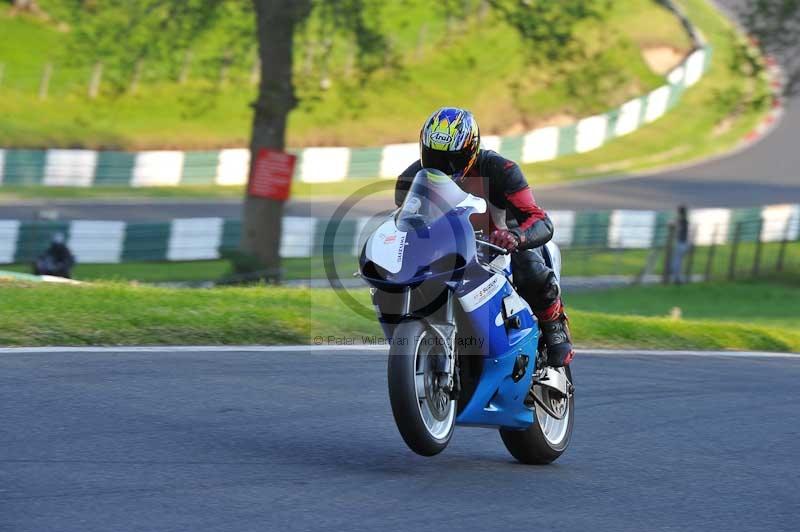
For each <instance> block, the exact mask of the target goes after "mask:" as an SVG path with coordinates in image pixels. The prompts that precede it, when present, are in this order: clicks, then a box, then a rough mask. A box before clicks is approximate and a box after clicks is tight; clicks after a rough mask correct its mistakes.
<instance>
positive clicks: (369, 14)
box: [46, 0, 608, 272]
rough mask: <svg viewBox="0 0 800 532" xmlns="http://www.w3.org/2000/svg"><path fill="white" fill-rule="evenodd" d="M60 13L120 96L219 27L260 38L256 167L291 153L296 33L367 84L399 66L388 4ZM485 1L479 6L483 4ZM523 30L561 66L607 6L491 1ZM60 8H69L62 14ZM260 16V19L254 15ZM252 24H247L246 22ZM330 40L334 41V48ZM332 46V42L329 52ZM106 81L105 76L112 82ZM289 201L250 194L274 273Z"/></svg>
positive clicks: (544, 56) (240, 43) (253, 219)
mask: <svg viewBox="0 0 800 532" xmlns="http://www.w3.org/2000/svg"><path fill="white" fill-rule="evenodd" d="M46 1H47V2H48V10H50V8H51V6H50V5H49V4H53V6H52V10H53V15H54V16H56V17H58V16H59V14H57V13H56V11H58V13H62V12H65V13H66V14H65V16H66V17H67V18H68V20H69V22H70V26H71V27H72V28H73V31H72V34H73V39H72V41H73V49H72V50H71V51H70V55H71V56H73V57H83V58H95V59H94V60H102V61H103V62H104V63H106V64H107V65H111V66H112V67H113V68H107V69H106V71H105V72H108V75H109V78H108V81H109V82H110V84H111V86H112V88H114V89H116V91H117V92H121V91H122V90H123V88H124V87H125V83H126V82H127V80H129V79H130V76H131V75H132V72H133V71H134V69H135V68H136V65H137V64H139V63H140V61H142V60H147V59H155V58H158V59H160V60H161V62H163V63H166V64H171V65H172V66H171V69H172V71H173V75H174V76H175V77H176V78H177V73H176V72H177V71H178V63H179V57H180V56H179V54H176V51H180V50H186V49H188V48H189V47H190V46H191V45H192V43H193V42H195V41H197V40H199V39H202V38H204V36H206V35H208V32H209V31H210V29H211V28H213V27H214V25H216V24H224V25H227V28H226V31H225V32H224V38H225V39H227V41H226V42H225V47H227V48H231V47H233V48H237V49H242V48H243V47H245V48H246V47H247V46H248V45H252V42H253V40H254V39H257V43H258V53H259V57H260V59H261V80H260V84H259V92H258V97H257V99H256V101H255V102H254V103H253V105H252V107H253V122H252V135H251V142H250V150H251V175H252V167H253V165H254V164H255V163H256V160H257V154H258V152H259V150H261V149H262V148H268V149H273V150H283V149H284V148H285V137H286V124H287V118H288V116H289V113H290V112H291V111H292V109H294V108H295V106H296V105H297V104H298V97H297V92H296V88H295V81H296V80H295V76H294V72H293V59H294V57H295V53H294V44H295V36H296V33H297V32H298V30H300V29H303V28H306V27H307V25H308V23H309V20H311V19H314V20H316V21H317V22H318V23H319V24H317V27H318V30H319V31H320V32H321V33H323V34H325V35H326V37H327V36H329V35H334V34H336V35H339V36H340V37H342V36H344V37H345V38H346V39H340V40H349V41H350V42H352V43H354V45H355V50H356V66H357V73H358V76H360V78H361V80H364V79H366V77H368V76H369V75H370V74H371V73H372V72H374V71H376V70H378V69H379V68H381V67H383V66H385V65H387V64H389V65H391V64H393V63H392V55H391V50H390V47H389V44H388V39H387V36H386V35H385V34H384V33H383V32H382V30H381V25H380V20H381V13H380V7H381V6H382V4H383V0H337V1H330V0H136V1H132V0H46ZM482 2H483V0H481V2H478V3H479V4H482ZM488 2H489V5H491V6H492V7H493V8H494V9H495V10H496V11H497V12H499V13H500V14H501V15H502V16H503V17H504V18H505V19H506V20H507V22H509V23H510V24H511V25H512V26H513V27H514V28H515V29H517V31H519V32H520V34H521V35H522V36H523V37H524V38H526V39H529V40H530V41H532V43H533V45H534V46H531V49H532V50H533V51H532V52H531V58H530V59H531V60H532V61H534V62H537V61H538V62H545V61H549V62H557V61H562V60H564V59H566V58H569V57H571V55H572V54H575V53H577V52H578V51H579V50H580V47H579V46H577V45H576V43H577V39H576V37H575V34H576V31H577V30H576V28H577V24H578V22H580V21H581V20H583V19H585V18H588V17H599V16H600V13H601V11H602V10H601V7H600V6H603V5H605V4H607V2H608V0H565V1H564V2H553V1H552V0H488ZM437 6H438V7H437V8H438V9H444V10H445V12H446V13H447V14H448V15H450V14H452V13H457V14H459V16H460V17H461V18H463V17H465V16H467V14H468V13H470V11H475V10H478V9H479V6H478V5H476V0H442V2H441V3H437ZM59 8H60V9H61V11H59ZM253 15H254V16H253ZM315 17H316V18H315ZM246 25H247V26H246ZM331 43H332V41H328V44H331ZM330 52H331V47H330V46H326V53H330ZM104 82H105V79H104ZM282 214H283V205H282V202H279V201H274V200H269V199H263V198H255V197H250V196H247V197H246V198H245V202H244V217H243V231H242V241H241V244H242V248H243V250H244V251H245V253H246V254H248V255H249V256H251V257H253V258H255V259H256V262H257V263H258V265H257V268H259V269H262V270H264V271H267V272H273V271H277V269H278V268H279V256H278V250H279V248H280V234H281V233H280V230H281V218H282Z"/></svg>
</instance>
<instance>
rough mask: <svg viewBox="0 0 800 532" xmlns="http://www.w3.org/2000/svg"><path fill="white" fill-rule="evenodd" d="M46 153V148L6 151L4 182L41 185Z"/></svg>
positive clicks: (6, 183)
mask: <svg viewBox="0 0 800 532" xmlns="http://www.w3.org/2000/svg"><path fill="white" fill-rule="evenodd" d="M46 153H47V152H45V151H44V150H8V151H6V154H5V169H4V171H3V184H5V185H41V184H42V180H43V178H44V165H45V159H46Z"/></svg>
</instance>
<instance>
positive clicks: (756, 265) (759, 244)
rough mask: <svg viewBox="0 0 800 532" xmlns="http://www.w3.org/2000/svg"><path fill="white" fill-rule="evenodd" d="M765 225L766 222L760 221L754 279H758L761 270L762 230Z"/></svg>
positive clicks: (754, 261) (754, 258)
mask: <svg viewBox="0 0 800 532" xmlns="http://www.w3.org/2000/svg"><path fill="white" fill-rule="evenodd" d="M763 224H764V220H762V219H759V220H758V226H757V230H758V234H757V235H756V252H755V255H754V257H753V271H752V273H751V275H752V276H753V277H758V273H759V270H760V269H761V229H762V226H763Z"/></svg>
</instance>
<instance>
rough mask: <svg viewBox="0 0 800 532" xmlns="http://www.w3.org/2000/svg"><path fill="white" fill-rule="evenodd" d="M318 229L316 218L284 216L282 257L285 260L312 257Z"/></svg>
mask: <svg viewBox="0 0 800 532" xmlns="http://www.w3.org/2000/svg"><path fill="white" fill-rule="evenodd" d="M316 229H317V219H316V218H309V217H306V216H284V218H283V226H282V229H281V249H280V256H281V257H284V258H293V257H310V256H311V254H312V252H313V249H314V237H315V235H316Z"/></svg>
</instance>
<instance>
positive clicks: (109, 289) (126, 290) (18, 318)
mask: <svg viewBox="0 0 800 532" xmlns="http://www.w3.org/2000/svg"><path fill="white" fill-rule="evenodd" d="M706 289H707V287H705V286H703V285H696V286H692V287H691V288H689V287H687V290H693V291H695V292H696V295H695V296H694V299H691V300H690V301H700V300H701V299H702V298H703V294H704V291H705V290H706ZM752 289H753V290H756V289H757V288H756V287H753V288H752ZM793 289H794V290H796V288H793ZM715 290H717V289H715ZM351 295H353V296H354V297H355V298H356V300H357V301H359V302H360V303H361V304H363V305H364V306H365V307H366V308H369V295H368V292H367V291H366V290H357V291H352V292H351ZM715 295H716V296H717V298H716V303H717V306H716V310H710V309H709V310H707V311H705V312H708V313H713V312H716V314H714V315H716V316H718V318H717V320H706V319H702V320H673V319H669V318H663V317H643V316H628V315H621V314H612V313H608V312H606V311H605V309H606V307H599V308H602V309H603V310H604V311H603V312H597V311H587V310H583V308H588V307H589V306H590V300H584V301H583V302H582V303H578V302H575V303H574V304H573V306H572V308H573V309H574V310H573V311H572V312H571V319H572V327H573V333H574V336H575V338H576V340H577V343H578V344H579V345H582V346H595V347H625V348H636V347H639V348H654V349H678V348H680V349H755V350H773V351H800V332H798V330H797V327H791V326H785V325H772V324H757V325H756V324H752V323H741V322H740V323H735V322H725V321H718V320H719V319H724V318H725V317H726V311H725V309H729V308H733V307H734V306H735V305H736V304H742V303H743V302H745V301H746V300H747V298H748V297H750V296H751V295H752V293H751V291H750V290H743V291H739V290H726V289H723V288H719V289H718V290H717V292H716V293H715ZM604 297H605V299H607V296H604ZM604 297H600V296H598V297H597V299H598V300H600V301H602V299H603V298H604ZM637 297H640V296H638V295H637V296H636V297H634V296H633V295H631V296H628V298H629V299H630V300H631V301H633V300H636V298H637ZM619 301H622V298H619ZM595 303H596V302H595ZM619 304H622V303H619ZM654 312H655V311H654ZM687 312H688V310H687ZM375 335H380V329H379V327H378V325H377V323H376V321H375V320H374V318H372V317H368V316H361V315H358V314H356V313H355V312H353V311H351V310H349V309H348V307H346V306H345V305H343V304H342V303H341V302H340V301H339V299H338V298H337V295H336V294H335V293H333V292H332V291H331V290H308V289H291V288H277V287H250V288H221V289H210V290H190V289H167V288H156V287H149V286H133V285H127V284H119V283H117V284H115V283H102V284H96V285H83V286H60V285H48V284H26V283H19V282H0V345H5V346H35V345H148V344H151V345H152V344H172V345H175V344H189V345H201V344H307V343H311V342H313V341H314V338H315V337H317V336H319V337H322V338H323V342H324V343H337V342H340V341H351V342H357V343H360V342H362V341H365V340H366V341H369V338H370V337H374V336H375Z"/></svg>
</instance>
